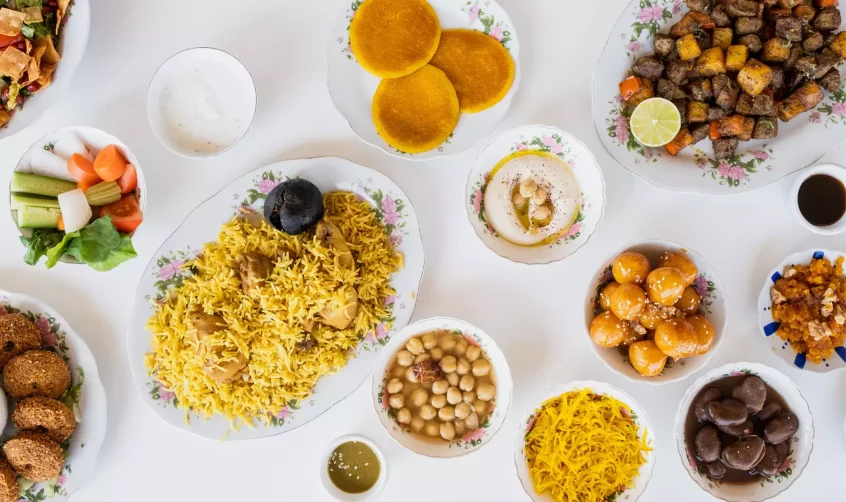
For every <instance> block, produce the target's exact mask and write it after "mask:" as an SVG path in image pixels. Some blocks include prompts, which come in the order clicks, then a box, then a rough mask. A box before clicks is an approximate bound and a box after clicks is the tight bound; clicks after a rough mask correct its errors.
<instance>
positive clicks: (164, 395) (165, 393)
mask: <svg viewBox="0 0 846 502" xmlns="http://www.w3.org/2000/svg"><path fill="white" fill-rule="evenodd" d="M158 385H159V399H161V400H162V401H165V402H170V401H171V400H173V392H171V391H169V390H167V389H165V388H164V385H162V383H161V382H159V383H158Z"/></svg>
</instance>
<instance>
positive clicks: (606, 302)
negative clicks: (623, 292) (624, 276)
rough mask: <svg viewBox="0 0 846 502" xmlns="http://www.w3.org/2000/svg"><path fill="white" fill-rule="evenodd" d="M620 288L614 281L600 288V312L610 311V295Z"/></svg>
mask: <svg viewBox="0 0 846 502" xmlns="http://www.w3.org/2000/svg"><path fill="white" fill-rule="evenodd" d="M619 287H620V283H619V282H616V281H612V282H609V283H608V285H607V286H605V287H604V288H602V291H600V293H599V306H600V307H602V310H611V295H613V294H614V291H616V290H617V288H619Z"/></svg>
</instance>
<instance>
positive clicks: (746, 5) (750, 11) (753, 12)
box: [723, 0, 758, 17]
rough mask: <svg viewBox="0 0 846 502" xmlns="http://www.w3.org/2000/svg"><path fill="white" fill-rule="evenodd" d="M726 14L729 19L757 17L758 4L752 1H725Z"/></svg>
mask: <svg viewBox="0 0 846 502" xmlns="http://www.w3.org/2000/svg"><path fill="white" fill-rule="evenodd" d="M723 5H725V6H726V13H727V14H728V15H729V16H731V17H753V16H757V15H758V2H754V1H752V0H726V1H725V2H724V3H723Z"/></svg>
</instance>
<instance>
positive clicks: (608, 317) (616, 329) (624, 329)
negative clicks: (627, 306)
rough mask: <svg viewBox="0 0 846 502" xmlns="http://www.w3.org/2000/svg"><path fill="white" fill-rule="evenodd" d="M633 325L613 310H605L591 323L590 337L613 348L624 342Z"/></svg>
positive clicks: (606, 346) (599, 343)
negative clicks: (620, 317) (621, 318)
mask: <svg viewBox="0 0 846 502" xmlns="http://www.w3.org/2000/svg"><path fill="white" fill-rule="evenodd" d="M630 329H631V327H630V326H629V323H627V322H626V321H621V320H620V319H619V318H618V317H617V316H615V315H614V314H613V313H611V312H603V313H601V314H599V315H598V316H596V317H594V318H593V321H591V323H590V337H591V338H592V339H593V341H594V342H595V343H596V344H597V345H600V346H602V347H605V348H606V349H607V348H611V347H616V346H617V345H620V344H621V343H623V340H624V339H625V338H626V336H627V335H628V334H629V330H630Z"/></svg>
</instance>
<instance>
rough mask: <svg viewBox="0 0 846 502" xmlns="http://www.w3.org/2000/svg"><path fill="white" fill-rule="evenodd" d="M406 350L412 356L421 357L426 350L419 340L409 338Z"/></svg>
mask: <svg viewBox="0 0 846 502" xmlns="http://www.w3.org/2000/svg"><path fill="white" fill-rule="evenodd" d="M405 349H406V350H407V351H409V352H411V353H412V354H414V355H415V356H416V355H419V354H422V353H423V351H424V350H426V349H424V348H423V342H421V341H420V339H419V338H409V339H408V341H407V342H405Z"/></svg>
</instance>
